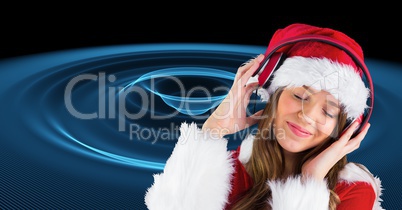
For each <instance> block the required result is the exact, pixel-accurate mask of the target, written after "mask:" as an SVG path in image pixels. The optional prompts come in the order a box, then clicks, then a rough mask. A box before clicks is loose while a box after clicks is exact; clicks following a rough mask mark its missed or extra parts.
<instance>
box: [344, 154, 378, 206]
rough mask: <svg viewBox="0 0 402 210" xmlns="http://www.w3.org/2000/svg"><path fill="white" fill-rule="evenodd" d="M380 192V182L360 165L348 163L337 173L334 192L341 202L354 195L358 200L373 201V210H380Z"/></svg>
mask: <svg viewBox="0 0 402 210" xmlns="http://www.w3.org/2000/svg"><path fill="white" fill-rule="evenodd" d="M382 190H383V188H382V185H381V180H380V179H379V178H378V177H377V176H374V175H373V174H372V173H371V172H370V171H369V169H367V167H365V166H364V165H362V164H359V163H354V162H349V163H347V164H346V165H345V167H344V168H343V169H342V170H341V171H340V172H339V181H338V184H337V186H336V192H337V194H338V195H339V196H340V198H341V200H343V199H342V198H344V199H348V198H346V197H347V196H348V195H356V196H358V198H357V199H360V200H362V199H363V200H366V201H367V200H373V201H374V206H375V208H373V209H382V208H381V202H382V199H381V195H382ZM362 196H366V197H364V198H363V197H362ZM349 199H350V198H349Z"/></svg>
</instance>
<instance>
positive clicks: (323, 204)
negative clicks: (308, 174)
mask: <svg viewBox="0 0 402 210" xmlns="http://www.w3.org/2000/svg"><path fill="white" fill-rule="evenodd" d="M268 185H269V187H270V188H271V191H272V199H271V200H270V201H269V203H270V205H271V207H272V209H275V210H290V209H297V210H327V209H328V203H329V196H330V193H329V190H328V187H327V182H326V181H324V180H321V181H319V180H316V179H313V178H308V179H302V177H301V176H297V177H290V178H288V179H287V180H286V181H285V182H281V181H268Z"/></svg>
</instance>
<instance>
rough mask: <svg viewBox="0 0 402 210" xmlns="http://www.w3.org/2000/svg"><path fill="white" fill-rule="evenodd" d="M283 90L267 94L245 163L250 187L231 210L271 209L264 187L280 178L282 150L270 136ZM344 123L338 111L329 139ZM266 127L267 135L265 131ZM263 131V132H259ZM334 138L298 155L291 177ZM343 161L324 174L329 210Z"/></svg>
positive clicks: (282, 171)
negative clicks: (268, 97) (266, 100)
mask: <svg viewBox="0 0 402 210" xmlns="http://www.w3.org/2000/svg"><path fill="white" fill-rule="evenodd" d="M282 92H283V88H280V89H278V90H277V91H276V92H275V93H274V94H272V95H271V97H270V99H269V102H268V103H267V105H266V106H265V109H264V112H263V116H264V119H261V121H260V122H259V124H258V131H259V132H257V133H256V134H255V140H254V143H253V149H252V154H251V157H250V160H249V161H248V162H247V163H246V164H245V168H246V170H247V172H248V174H249V175H250V176H251V178H252V179H253V187H252V188H250V189H249V190H248V191H246V192H245V193H244V194H243V195H241V197H240V199H239V200H238V201H237V202H236V203H235V204H234V205H233V208H232V209H236V210H249V209H253V210H254V209H255V210H257V209H271V207H270V206H269V203H268V200H269V199H270V198H271V189H270V188H269V186H268V185H267V181H268V180H278V179H282V178H284V177H283V176H284V168H285V167H284V164H285V163H284V156H283V149H282V147H281V146H280V145H279V144H278V141H276V138H275V135H274V134H273V121H274V118H275V115H276V108H277V104H278V100H279V97H280V95H281V94H282ZM345 123H346V115H345V114H344V113H343V112H342V111H341V114H340V115H339V118H338V124H337V127H336V128H335V129H334V131H333V133H332V134H331V135H330V136H337V135H335V134H337V133H339V132H341V130H342V128H343V127H344V126H345ZM267 128H269V129H268V132H267ZM263 131H264V132H263ZM334 141H336V139H335V138H332V137H329V138H328V139H327V140H326V141H324V142H323V143H321V144H320V145H318V146H316V147H314V148H312V149H309V150H307V151H303V152H300V153H299V158H298V159H297V161H298V163H297V164H296V167H295V169H294V172H295V173H294V175H297V174H300V173H301V168H302V166H303V164H304V163H305V162H306V161H307V160H308V159H310V158H312V157H315V156H316V155H318V154H319V153H320V152H321V151H323V150H324V149H325V148H327V147H328V146H329V145H331V144H332V143H333V142H334ZM346 163H347V159H346V156H344V157H343V158H342V159H341V160H339V161H338V162H337V163H336V164H335V165H334V166H333V167H332V168H331V169H330V170H329V172H328V174H327V175H326V179H327V182H328V187H329V189H330V192H331V193H330V202H329V208H330V209H336V205H337V204H338V203H339V197H338V196H337V195H336V193H335V192H334V189H335V186H336V183H337V181H338V172H339V171H340V170H342V169H343V167H344V166H345V165H346Z"/></svg>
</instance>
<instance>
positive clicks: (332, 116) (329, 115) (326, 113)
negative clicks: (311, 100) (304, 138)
mask: <svg viewBox="0 0 402 210" xmlns="http://www.w3.org/2000/svg"><path fill="white" fill-rule="evenodd" d="M322 112H323V113H324V114H325V115H327V116H328V117H330V118H334V115H332V114H330V113H328V112H327V111H325V109H323V110H322Z"/></svg>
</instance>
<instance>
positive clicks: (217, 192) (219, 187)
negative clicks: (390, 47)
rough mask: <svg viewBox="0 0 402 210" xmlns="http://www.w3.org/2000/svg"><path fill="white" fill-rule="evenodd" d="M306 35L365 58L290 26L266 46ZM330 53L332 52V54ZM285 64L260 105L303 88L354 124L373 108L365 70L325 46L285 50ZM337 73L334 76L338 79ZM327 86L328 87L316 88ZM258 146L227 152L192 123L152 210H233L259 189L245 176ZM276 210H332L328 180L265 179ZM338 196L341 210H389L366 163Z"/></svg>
mask: <svg viewBox="0 0 402 210" xmlns="http://www.w3.org/2000/svg"><path fill="white" fill-rule="evenodd" d="M300 34H321V35H325V36H330V37H332V38H335V39H338V40H340V41H342V42H344V43H346V44H347V45H349V46H350V47H351V48H352V49H353V50H355V51H356V52H357V53H358V54H359V56H361V58H363V53H362V50H361V49H360V46H359V45H358V44H357V43H356V42H355V41H354V40H352V39H350V38H349V37H347V36H346V35H345V34H343V33H341V32H338V31H335V30H332V29H328V28H319V27H314V26H309V25H305V24H292V25H290V26H288V27H287V28H285V29H280V30H278V31H277V32H276V33H275V34H274V36H273V38H272V40H271V42H270V45H269V46H268V49H269V47H270V46H272V45H275V44H276V43H277V42H279V41H280V40H283V39H286V38H289V37H291V36H297V35H300ZM328 49H330V50H328ZM282 50H283V52H285V53H286V54H287V58H286V60H285V62H284V63H283V64H282V65H281V66H280V68H279V69H278V70H276V71H275V73H274V75H273V80H272V83H271V85H270V86H269V87H268V88H267V89H259V92H258V93H259V95H260V96H261V98H262V99H268V96H269V95H270V94H272V93H273V92H275V91H276V90H277V89H278V88H279V87H291V86H293V87H300V86H303V85H307V86H311V87H314V88H315V89H318V90H325V91H328V92H330V93H331V94H332V95H333V96H335V97H336V98H337V99H338V100H339V101H340V103H341V104H342V105H343V107H344V110H345V112H346V113H347V117H348V118H351V119H353V118H356V117H357V116H359V115H361V113H362V112H363V111H364V109H366V108H367V105H366V100H367V98H368V91H369V90H368V89H367V88H366V87H365V85H364V83H363V81H362V79H361V74H360V73H359V68H358V67H357V66H356V65H355V64H354V62H353V61H352V60H351V58H350V57H349V56H348V55H346V54H345V53H344V52H342V50H340V49H335V48H334V47H330V46H327V45H326V44H324V43H319V42H303V43H297V44H294V45H292V46H290V47H288V48H284V49H282ZM334 72H336V74H334ZM323 80H325V85H324V86H323V85H322V83H320V82H317V81H323ZM253 142H254V135H252V134H250V135H248V136H247V137H246V138H245V139H244V140H243V141H242V143H241V145H240V146H239V147H238V149H237V150H235V151H228V149H227V143H228V142H227V139H225V138H217V137H216V135H215V134H213V133H210V132H208V131H203V130H201V129H200V128H198V127H197V125H196V124H194V123H190V124H188V123H183V124H182V125H181V128H180V137H179V139H178V141H177V143H176V145H175V147H174V149H173V152H172V154H171V156H170V157H169V159H168V160H167V162H166V165H165V168H164V170H163V172H162V173H159V174H155V175H154V183H153V184H152V186H151V187H150V188H149V189H148V190H147V192H146V194H145V203H146V205H147V207H148V208H149V209H150V210H159V209H163V210H197V209H200V210H215V209H216V210H222V209H230V207H231V204H233V202H234V201H235V200H236V198H237V196H238V195H239V194H241V193H242V192H244V191H246V190H248V189H249V188H250V187H252V185H253V180H252V179H251V177H250V176H249V175H248V173H247V171H246V170H245V167H244V164H245V163H247V162H248V160H249V158H250V156H251V153H252V145H253ZM266 184H267V185H269V187H270V189H271V191H272V197H271V198H267V202H269V204H270V206H271V207H272V209H273V210H282V209H283V210H294V209H298V210H304V209H306V210H315V209H317V210H318V209H320V210H321V209H328V207H329V198H330V192H329V189H328V186H327V182H326V180H325V179H324V180H321V181H317V180H315V179H307V180H306V179H303V181H302V180H301V176H293V177H289V178H287V179H286V180H285V181H275V180H267V182H266ZM335 192H336V193H337V195H338V196H339V198H340V201H341V202H340V204H338V206H337V209H353V210H358V209H373V210H379V209H383V208H382V207H381V201H382V199H381V197H380V196H381V194H382V186H381V181H380V179H379V178H377V177H375V176H374V175H373V174H371V173H370V171H369V170H368V169H367V168H365V167H364V166H363V165H361V164H357V163H352V162H349V163H347V164H346V166H345V167H344V168H343V169H342V170H341V171H340V172H339V180H338V182H337V185H336V188H335Z"/></svg>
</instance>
